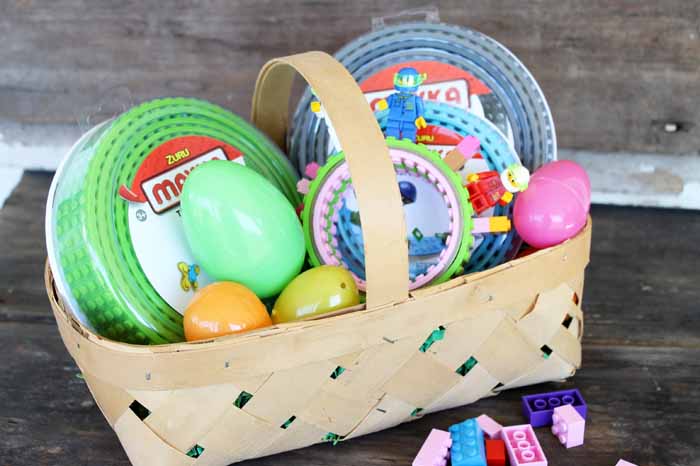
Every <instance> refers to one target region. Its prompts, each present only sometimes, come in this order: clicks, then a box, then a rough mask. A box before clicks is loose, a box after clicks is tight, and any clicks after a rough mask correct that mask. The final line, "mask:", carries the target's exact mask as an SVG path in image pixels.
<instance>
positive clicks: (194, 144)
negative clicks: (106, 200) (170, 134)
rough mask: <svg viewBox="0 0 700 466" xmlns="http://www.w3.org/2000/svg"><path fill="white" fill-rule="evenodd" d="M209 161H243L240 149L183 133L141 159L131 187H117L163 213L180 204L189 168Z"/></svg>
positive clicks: (131, 198)
mask: <svg viewBox="0 0 700 466" xmlns="http://www.w3.org/2000/svg"><path fill="white" fill-rule="evenodd" d="M193 154H196V155H193ZM178 155H179V157H178ZM176 159H177V160H176ZM211 160H235V161H236V162H240V163H244V162H243V157H242V154H241V152H240V151H239V150H237V149H236V148H234V147H232V146H230V145H228V144H225V143H222V142H220V141H217V140H216V139H213V138H209V137H206V136H183V137H180V138H175V139H172V140H170V141H167V142H166V143H163V144H162V145H160V146H159V147H157V148H156V149H154V150H153V151H152V152H151V153H150V154H149V155H148V156H147V157H146V158H145V159H144V160H143V162H142V163H141V166H140V167H139V169H138V171H137V173H136V175H135V176H134V180H133V182H132V184H131V188H129V187H127V186H126V185H122V186H120V187H119V191H118V194H119V197H121V198H122V199H124V200H126V201H129V202H134V203H146V202H147V203H148V204H149V205H150V207H151V209H152V210H153V212H154V213H156V214H161V213H163V212H166V211H167V210H170V209H172V208H173V207H175V206H177V205H178V204H179V203H180V193H181V192H182V186H183V185H184V184H185V180H186V179H187V176H188V175H189V174H190V173H191V172H192V170H194V169H195V168H197V166H199V165H201V164H203V163H205V162H209V161H211Z"/></svg>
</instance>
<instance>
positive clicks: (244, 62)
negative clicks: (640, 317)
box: [0, 0, 700, 156]
mask: <svg viewBox="0 0 700 466" xmlns="http://www.w3.org/2000/svg"><path fill="white" fill-rule="evenodd" d="M434 4H435V5H436V6H437V7H438V8H439V12H440V17H441V19H442V20H443V21H446V22H450V23H454V24H460V25H465V26H469V27H472V28H475V29H477V30H480V31H482V32H484V33H486V34H489V35H491V36H493V37H494V38H496V39H497V40H499V41H500V42H502V43H503V44H505V45H506V46H507V47H509V48H510V49H512V50H513V51H514V52H515V53H516V54H517V55H518V56H519V57H520V58H521V59H522V61H523V62H524V63H525V64H526V65H527V66H528V67H529V68H530V69H531V71H532V72H533V74H534V75H535V77H536V78H537V79H538V80H539V82H540V83H541V85H542V88H543V89H544V91H545V93H546V95H547V96H548V99H549V102H550V104H551V106H552V109H553V113H554V118H555V121H556V125H557V129H558V134H559V140H560V145H561V146H562V147H565V148H569V149H585V150H592V151H597V152H608V151H630V152H635V151H639V152H654V153H674V154H685V153H697V151H698V147H700V128H699V127H698V121H699V119H700V106H698V105H697V96H698V95H700V80H698V79H697V76H698V72H700V30H699V28H698V24H699V23H700V2H697V1H690V2H689V1H687V0H664V1H657V0H636V1H633V0H621V1H615V2H610V1H604V0H593V1H587V2H581V1H579V0H537V1H531V2H527V3H523V2H521V1H519V0H502V1H498V2H493V1H489V0H472V1H469V2H463V1H454V0H452V1H448V0H443V1H437V2H434ZM424 5H425V2H422V1H417V0H409V1H398V0H389V1H383V2H376V1H371V0H358V1H352V2H348V1H329V2H319V1H312V0H302V1H292V0H278V1H270V0H267V1H260V0H237V1H225V0H205V1H200V2H188V1H185V0H174V1H171V2H158V1H154V0H148V1H142V2H141V1H139V2H137V1H124V2H112V1H108V0H95V1H90V2H85V1H81V0H56V1H28V0H0V37H2V38H3V47H1V48H0V63H2V67H0V109H2V111H1V112H0V119H1V121H0V123H2V122H4V124H3V125H2V126H0V128H2V130H0V132H3V133H5V134H4V139H5V142H8V141H10V142H11V141H14V140H18V141H19V140H24V141H25V142H26V140H27V138H29V139H31V138H33V134H34V133H33V131H31V130H27V127H28V126H29V127H32V126H41V127H46V126H49V127H55V128H56V131H55V132H54V134H56V137H57V138H60V137H61V134H63V133H64V132H65V130H66V128H67V127H68V128H70V127H72V126H73V125H74V124H75V121H76V119H79V118H80V115H84V114H85V113H86V112H88V113H90V112H97V113H100V114H107V115H108V114H113V113H115V112H118V111H119V110H120V108H121V107H122V106H124V105H129V104H130V103H133V102H138V101H141V100H143V99H147V98H151V97H155V96H162V95H192V96H197V97H202V98H206V99H210V100H212V101H215V102H218V103H220V104H222V105H224V106H226V107H228V108H230V109H232V110H233V111H235V112H237V113H239V114H241V115H247V114H248V109H249V103H250V98H251V94H252V90H253V83H254V78H255V76H256V74H257V71H258V69H259V67H260V66H261V65H262V64H263V63H264V62H265V61H266V60H268V59H269V58H272V57H275V56H279V55H286V54H289V53H294V52H300V51H305V50H310V49H320V50H326V51H329V52H332V51H335V50H337V49H338V48H339V47H341V46H342V45H343V44H345V43H347V42H348V41H349V40H351V39H353V38H354V37H356V36H358V35H360V34H362V33H363V32H366V31H367V30H368V29H369V27H370V19H371V18H372V17H376V16H381V15H387V14H392V13H396V12H399V11H402V10H405V9H409V8H417V7H423V6H424ZM98 107H99V110H96V109H98ZM83 123H85V122H83ZM666 123H674V124H676V129H677V130H676V131H675V132H667V131H666V130H665V127H666ZM17 125H18V126H17ZM57 156H58V155H57Z"/></svg>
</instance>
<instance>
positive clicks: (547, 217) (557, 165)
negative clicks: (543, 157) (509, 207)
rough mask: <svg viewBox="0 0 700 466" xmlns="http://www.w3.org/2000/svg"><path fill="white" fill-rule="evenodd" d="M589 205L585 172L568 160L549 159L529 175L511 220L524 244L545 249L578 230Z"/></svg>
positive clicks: (589, 193) (582, 225)
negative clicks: (528, 180) (526, 186)
mask: <svg viewBox="0 0 700 466" xmlns="http://www.w3.org/2000/svg"><path fill="white" fill-rule="evenodd" d="M590 205H591V182H590V180H589V179H588V175H587V174H586V171H585V170H584V169H583V168H581V166H580V165H578V164H576V163H574V162H571V161H568V160H560V161H557V162H551V163H548V164H546V165H544V166H542V167H541V168H540V169H539V170H537V171H536V172H535V173H534V174H533V175H532V177H531V178H530V185H529V186H528V188H527V190H525V191H524V192H522V193H520V194H519V195H518V197H517V198H516V200H515V208H514V210H513V223H514V224H515V229H516V230H517V232H518V234H519V235H520V236H521V237H522V238H523V240H525V242H526V243H528V244H530V245H531V246H533V247H535V248H538V249H541V248H546V247H549V246H554V245H555V244H559V243H561V242H563V241H566V240H567V239H569V238H572V237H574V236H575V235H576V234H577V233H578V232H579V231H581V229H583V227H584V226H585V225H586V219H587V218H588V210H589V208H590Z"/></svg>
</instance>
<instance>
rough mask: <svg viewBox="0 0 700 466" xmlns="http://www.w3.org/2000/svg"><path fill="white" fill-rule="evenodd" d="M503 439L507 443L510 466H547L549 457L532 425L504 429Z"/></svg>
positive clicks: (502, 431) (502, 432)
mask: <svg viewBox="0 0 700 466" xmlns="http://www.w3.org/2000/svg"><path fill="white" fill-rule="evenodd" d="M501 437H502V438H503V440H504V441H505V442H506V451H508V457H509V458H510V466H547V457H546V456H545V455H544V451H543V450H542V447H541V446H540V442H539V440H537V435H535V431H534V430H533V429H532V426H531V425H530V424H523V425H520V426H508V427H504V428H503V430H501Z"/></svg>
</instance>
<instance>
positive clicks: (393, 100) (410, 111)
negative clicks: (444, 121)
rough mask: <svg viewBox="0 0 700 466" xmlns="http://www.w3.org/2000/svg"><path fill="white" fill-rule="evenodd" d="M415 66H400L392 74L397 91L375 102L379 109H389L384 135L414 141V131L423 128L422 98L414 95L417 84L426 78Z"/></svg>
mask: <svg viewBox="0 0 700 466" xmlns="http://www.w3.org/2000/svg"><path fill="white" fill-rule="evenodd" d="M426 77H427V75H426V74H424V73H423V74H421V73H418V71H416V69H415V68H411V67H406V68H401V69H400V70H399V71H398V72H397V73H396V74H395V75H394V89H396V90H397V91H398V92H395V93H393V94H391V95H390V96H389V97H388V98H386V99H382V100H380V101H379V103H378V104H377V108H378V109H379V110H386V109H387V108H388V109H389V118H388V121H387V126H386V130H385V132H384V133H385V135H386V137H394V138H396V139H410V140H411V141H413V142H416V131H417V130H418V129H421V128H425V127H426V126H427V123H426V122H425V118H423V113H424V111H423V98H422V97H420V96H419V95H416V91H417V90H418V86H420V85H421V84H422V83H423V82H424V81H425V79H426Z"/></svg>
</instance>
